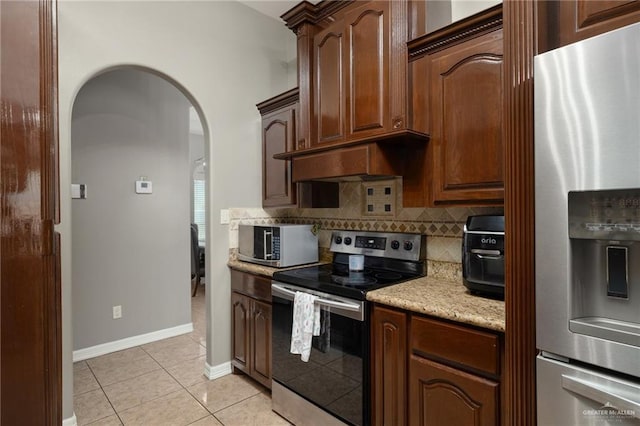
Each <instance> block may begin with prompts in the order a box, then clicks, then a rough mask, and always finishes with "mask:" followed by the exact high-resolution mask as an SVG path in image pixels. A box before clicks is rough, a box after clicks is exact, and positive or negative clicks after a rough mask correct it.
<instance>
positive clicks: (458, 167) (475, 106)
mask: <svg viewBox="0 0 640 426" xmlns="http://www.w3.org/2000/svg"><path fill="white" fill-rule="evenodd" d="M495 33H499V34H494V33H492V34H489V35H487V36H483V37H480V38H478V39H472V40H470V41H468V42H465V43H462V44H461V45H458V46H454V47H452V48H450V49H446V50H445V51H443V52H442V53H441V54H436V55H434V58H433V62H432V68H433V70H432V74H431V75H432V82H431V91H432V94H433V98H432V114H433V115H432V117H433V120H432V127H433V128H432V143H433V146H434V161H435V163H434V179H433V186H434V201H435V202H447V201H473V200H500V199H502V198H503V185H504V184H503V166H502V164H503V161H502V112H503V96H502V93H503V91H502V31H501V30H500V31H496V32H495ZM496 35H499V36H498V37H497V36H496Z"/></svg>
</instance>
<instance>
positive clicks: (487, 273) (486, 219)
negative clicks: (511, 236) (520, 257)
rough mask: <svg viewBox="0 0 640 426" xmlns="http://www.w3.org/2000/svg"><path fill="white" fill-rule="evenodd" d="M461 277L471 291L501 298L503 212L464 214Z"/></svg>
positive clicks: (502, 292) (502, 290)
mask: <svg viewBox="0 0 640 426" xmlns="http://www.w3.org/2000/svg"><path fill="white" fill-rule="evenodd" d="M462 278H463V282H464V285H465V286H466V287H467V288H468V289H469V291H471V292H472V293H475V294H479V295H483V296H490V297H495V298H500V299H504V216H495V215H492V216H489V215H485V216H469V217H468V218H467V223H466V225H465V226H464V234H463V239H462Z"/></svg>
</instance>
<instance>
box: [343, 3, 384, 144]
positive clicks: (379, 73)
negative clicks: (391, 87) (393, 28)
mask: <svg viewBox="0 0 640 426" xmlns="http://www.w3.org/2000/svg"><path fill="white" fill-rule="evenodd" d="M372 6H376V7H375V8H367V9H364V10H362V9H358V10H356V11H355V12H352V13H351V14H350V15H348V17H347V19H348V21H347V22H348V32H347V40H348V48H347V58H348V62H347V63H348V66H349V72H348V78H349V80H348V87H349V93H348V95H347V99H348V100H347V103H348V108H349V111H348V112H349V129H350V136H351V135H356V137H357V136H358V135H359V133H361V132H364V131H367V130H369V131H370V130H373V129H383V127H384V117H385V116H386V115H387V114H386V113H387V110H386V105H387V102H388V100H387V99H386V96H385V94H386V92H387V90H388V58H389V55H388V53H387V49H388V41H387V33H388V26H387V23H386V19H387V15H388V5H386V4H381V3H373V5H372ZM369 133H370V132H369Z"/></svg>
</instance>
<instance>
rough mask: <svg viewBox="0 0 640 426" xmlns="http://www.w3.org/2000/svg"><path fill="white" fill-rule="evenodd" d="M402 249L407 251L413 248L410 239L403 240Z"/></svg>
mask: <svg viewBox="0 0 640 426" xmlns="http://www.w3.org/2000/svg"><path fill="white" fill-rule="evenodd" d="M404 249H405V250H407V251H410V250H413V243H412V242H411V241H405V242H404Z"/></svg>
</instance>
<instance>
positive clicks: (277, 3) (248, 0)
mask: <svg viewBox="0 0 640 426" xmlns="http://www.w3.org/2000/svg"><path fill="white" fill-rule="evenodd" d="M238 1H239V2H240V3H243V4H245V5H247V6H249V7H250V8H252V9H255V10H257V11H258V12H260V13H262V14H264V15H267V16H270V17H272V18H274V19H277V20H278V21H281V19H280V15H282V14H283V13H285V12H286V11H288V10H289V9H291V8H292V7H293V6H295V5H296V4H298V3H300V0H238ZM310 3H317V1H311V2H310Z"/></svg>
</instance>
